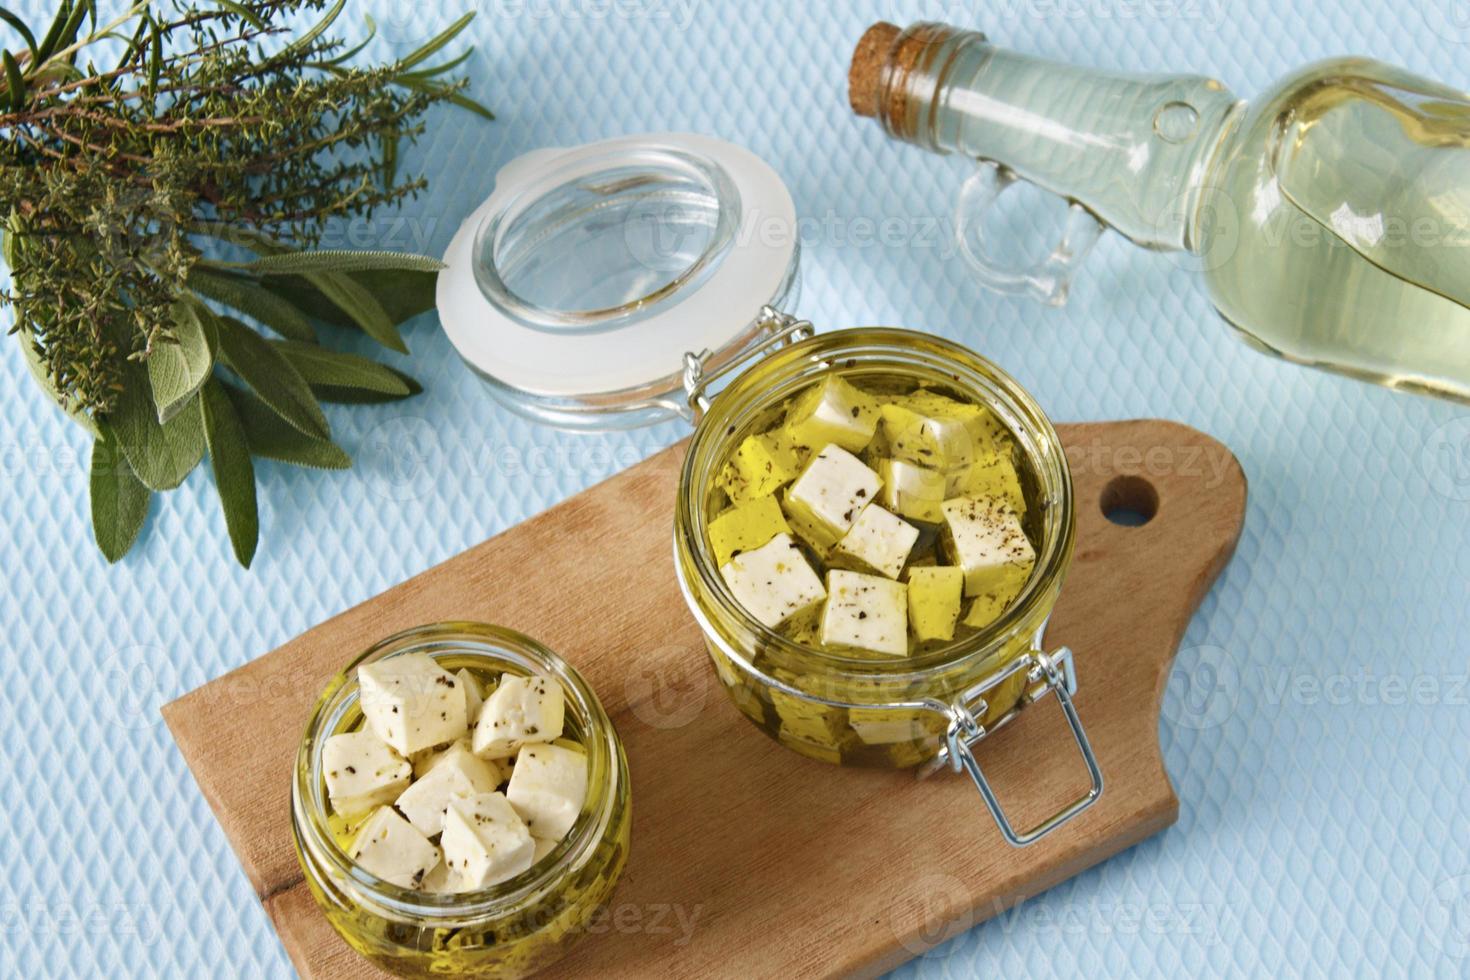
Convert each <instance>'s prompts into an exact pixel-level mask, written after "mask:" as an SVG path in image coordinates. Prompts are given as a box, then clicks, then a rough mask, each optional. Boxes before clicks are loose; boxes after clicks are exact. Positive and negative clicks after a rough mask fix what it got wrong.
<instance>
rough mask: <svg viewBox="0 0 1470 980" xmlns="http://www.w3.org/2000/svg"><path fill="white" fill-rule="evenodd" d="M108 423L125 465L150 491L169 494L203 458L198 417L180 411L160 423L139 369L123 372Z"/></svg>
mask: <svg viewBox="0 0 1470 980" xmlns="http://www.w3.org/2000/svg"><path fill="white" fill-rule="evenodd" d="M195 397H196V398H197V397H198V395H195ZM107 422H108V423H109V424H110V425H111V427H112V431H113V432H115V433H116V434H117V440H118V443H119V444H120V445H121V446H122V450H123V453H124V454H125V455H126V456H127V458H128V465H129V466H131V467H132V468H133V472H134V473H136V474H137V476H138V479H139V480H142V481H143V485H144V486H146V487H147V488H148V489H149V490H172V489H173V488H174V487H176V486H178V485H179V484H180V483H183V482H184V477H186V476H188V475H189V473H190V472H191V471H193V469H194V467H196V466H198V465H199V461H200V460H201V459H203V458H204V429H203V427H202V426H201V425H200V424H199V413H198V412H187V411H181V412H178V413H176V414H175V415H174V417H173V418H171V419H169V420H168V421H167V422H163V423H160V422H159V421H158V410H157V409H156V408H154V405H153V396H152V389H151V386H150V385H149V383H148V373H147V371H146V370H145V369H144V368H143V367H142V365H137V364H133V365H130V367H129V369H128V370H127V371H126V373H125V377H124V383H123V392H122V394H121V395H120V396H119V397H118V401H117V407H116V408H115V409H114V410H113V411H112V412H111V413H110V414H109V415H108V417H107Z"/></svg>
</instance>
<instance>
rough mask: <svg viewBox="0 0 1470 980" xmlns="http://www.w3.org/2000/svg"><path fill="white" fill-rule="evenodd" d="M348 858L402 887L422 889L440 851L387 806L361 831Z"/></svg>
mask: <svg viewBox="0 0 1470 980" xmlns="http://www.w3.org/2000/svg"><path fill="white" fill-rule="evenodd" d="M348 856H349V857H351V858H352V860H354V861H356V862H357V863H358V864H360V865H362V867H363V868H365V869H367V870H368V871H371V872H372V873H373V874H375V875H377V876H378V877H379V878H382V879H384V880H385V881H391V882H392V883H393V884H395V885H397V886H398V887H399V888H419V887H421V886H422V885H423V883H424V879H425V878H427V877H428V874H429V872H430V871H432V870H434V865H436V864H438V863H439V848H437V847H435V846H434V845H433V844H431V843H429V839H428V838H427V837H425V836H424V835H423V834H421V833H419V832H418V830H416V829H415V828H414V826H413V824H411V823H409V822H408V821H407V820H405V819H403V817H401V816H399V814H398V811H396V810H394V809H393V808H392V807H391V806H383V807H379V808H378V809H377V810H375V811H374V812H373V815H372V816H371V817H370V818H368V822H367V823H365V824H363V825H362V829H361V830H359V831H358V832H357V839H356V840H355V841H353V843H352V850H351V852H350V853H349V855H348Z"/></svg>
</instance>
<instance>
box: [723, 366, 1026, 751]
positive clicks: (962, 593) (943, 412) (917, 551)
mask: <svg viewBox="0 0 1470 980" xmlns="http://www.w3.org/2000/svg"><path fill="white" fill-rule="evenodd" d="M730 436H731V438H730V439H729V444H730V445H731V447H732V450H731V453H730V455H729V458H728V459H726V460H725V462H724V465H723V467H722V469H721V473H720V478H719V480H717V481H716V482H715V484H714V485H712V486H711V487H710V489H709V492H708V494H707V499H706V516H707V527H708V534H709V545H710V548H711V550H712V551H713V553H714V555H715V558H716V561H717V562H718V563H719V565H720V572H721V575H722V577H723V578H724V580H725V583H726V585H727V587H729V588H730V589H731V591H732V592H733V593H734V595H735V597H736V599H737V601H739V602H741V604H742V605H743V606H744V608H745V609H746V612H747V613H748V614H749V615H751V616H752V618H754V619H756V620H758V621H759V622H761V624H762V625H763V626H765V627H767V628H769V629H771V630H773V631H774V632H775V633H777V634H778V635H779V636H781V637H782V638H784V639H785V640H787V641H790V642H791V643H794V644H796V645H798V646H800V647H803V648H805V649H808V650H811V651H815V652H818V653H822V654H826V655H829V656H832V657H835V658H838V659H841V660H845V661H848V662H858V663H859V664H861V662H864V661H866V662H868V663H869V664H871V665H872V667H873V668H875V669H877V670H880V671H891V670H902V669H903V668H904V666H905V665H906V664H908V663H911V662H914V661H916V660H917V659H918V658H922V657H925V656H927V655H941V656H942V653H943V651H944V650H945V649H946V648H948V647H950V646H952V645H957V644H963V643H964V642H965V641H967V640H970V639H972V638H974V637H976V636H977V635H979V634H981V633H983V632H985V631H986V629H987V628H988V627H990V625H991V624H992V623H994V622H995V621H996V620H998V619H999V618H1000V617H1001V616H1002V614H1003V613H1004V612H1005V611H1006V609H1007V608H1008V607H1009V605H1010V603H1011V602H1012V600H1014V599H1015V597H1016V596H1017V595H1019V594H1020V593H1021V591H1022V590H1023V589H1024V587H1025V585H1026V583H1027V581H1028V580H1029V578H1030V576H1031V574H1032V571H1033V569H1034V565H1035V556H1036V543H1037V541H1038V540H1039V537H1040V530H1039V521H1040V519H1041V512H1042V504H1041V502H1040V500H1039V493H1038V490H1037V485H1038V483H1037V479H1036V476H1035V474H1034V473H1033V472H1032V471H1031V468H1030V464H1029V462H1028V460H1027V459H1026V458H1025V457H1024V454H1022V453H1020V452H1019V451H1018V449H1017V446H1016V442H1015V439H1014V438H1013V436H1012V434H1011V433H1010V431H1009V430H1008V429H1007V428H1006V426H1005V424H1004V423H1003V422H1001V420H1000V419H999V418H998V417H997V416H996V415H995V414H994V413H992V412H991V411H990V410H989V409H988V408H986V407H985V406H982V405H979V404H976V403H975V402H974V401H973V400H972V399H969V398H966V397H965V396H964V395H963V394H961V393H960V392H958V391H955V390H953V389H948V388H945V387H943V386H939V385H935V384H933V383H921V382H919V381H917V380H915V379H914V378H911V377H908V378H905V377H901V376H898V375H894V374H881V373H861V374H859V373H854V372H846V373H842V372H838V371H836V370H834V371H833V372H831V373H829V374H827V375H826V376H825V377H823V378H821V379H819V380H816V381H814V382H812V383H810V384H809V385H807V386H806V387H804V388H803V389H801V390H798V391H797V392H795V393H794V394H792V395H791V396H789V397H788V398H786V399H784V400H783V401H781V402H780V403H778V404H776V405H774V406H771V407H770V408H767V409H765V410H764V411H762V412H761V413H759V414H758V415H756V416H755V417H754V418H753V419H752V421H751V422H750V423H749V424H748V425H747V427H746V428H745V429H744V430H743V431H741V432H738V433H731V434H730ZM757 660H758V662H760V660H761V658H760V657H759V656H758V658H757ZM762 666H763V667H766V668H767V669H769V670H771V672H772V673H773V675H775V676H777V677H778V678H780V679H782V680H783V681H785V682H787V683H790V684H792V685H793V686H794V687H797V688H800V689H803V690H807V689H809V688H810V686H811V684H812V678H811V677H809V676H805V675H802V674H799V673H797V672H792V671H786V670H783V669H782V668H781V667H780V666H778V665H777V664H775V663H769V664H765V663H762ZM722 679H724V680H725V681H726V683H727V685H731V686H732V693H734V694H735V697H736V703H737V705H739V706H740V707H741V708H742V710H743V711H745V713H746V714H747V715H748V716H750V717H751V718H752V719H753V720H755V721H756V722H757V724H759V725H761V726H762V727H763V728H765V729H766V730H767V731H768V733H769V734H771V735H773V736H774V737H775V738H777V739H778V740H779V741H782V742H783V743H785V744H787V745H790V746H792V747H793V748H796V749H797V750H798V751H801V752H803V753H805V754H808V755H813V756H815V757H817V758H822V759H824V760H826V761H831V762H846V763H849V764H852V763H857V764H864V763H866V764H878V765H885V766H892V765H911V764H913V763H914V762H916V761H918V760H919V758H920V757H921V756H922V755H923V754H924V753H925V752H926V751H929V750H928V749H927V748H926V747H925V746H926V743H927V742H929V741H931V740H932V739H933V738H934V737H937V735H938V734H939V726H938V725H937V723H936V720H935V718H933V717H922V716H920V715H916V714H913V713H909V714H897V713H895V712H892V711H887V710H881V709H871V710H869V709H863V708H834V707H830V706H826V705H823V704H820V703H815V702H813V701H811V700H809V699H804V698H800V697H796V696H793V695H789V694H787V693H785V692H782V691H779V690H764V689H757V688H755V687H750V688H748V689H744V690H742V689H740V687H739V680H738V678H737V677H736V676H735V674H734V673H733V672H729V676H724V675H723V674H722ZM1023 680H1024V678H1022V677H1020V676H1017V677H1016V678H1015V680H1014V682H1012V681H1007V682H1006V683H1007V685H1008V689H1007V690H1005V691H1001V692H997V701H998V702H999V701H1005V700H1007V699H1009V700H1014V696H1015V695H1016V694H1017V693H1018V692H1019V684H1020V683H1021V682H1022V681H1023ZM1010 688H1014V689H1015V690H1011V689H1010Z"/></svg>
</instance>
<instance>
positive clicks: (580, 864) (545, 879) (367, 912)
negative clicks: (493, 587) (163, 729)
mask: <svg viewBox="0 0 1470 980" xmlns="http://www.w3.org/2000/svg"><path fill="white" fill-rule="evenodd" d="M409 653H423V654H428V655H429V656H431V657H433V658H434V659H435V660H436V661H438V663H439V665H440V666H442V667H444V668H445V669H446V670H449V671H455V670H458V669H460V668H462V667H469V668H471V669H472V670H489V671H494V672H496V673H503V672H509V673H514V674H524V675H530V674H539V675H544V676H548V677H551V678H554V679H555V680H556V681H558V682H559V683H560V684H561V686H562V690H563V691H564V692H565V695H566V726H567V737H569V738H572V739H575V740H576V741H578V742H580V743H581V744H582V746H583V747H584V748H585V749H586V752H587V764H588V782H587V801H586V803H585V805H584V806H583V808H582V813H581V815H580V816H579V817H578V818H577V821H576V823H575V824H574V825H573V826H572V829H571V830H570V831H569V832H568V834H567V836H566V837H565V838H564V839H563V840H562V841H561V842H560V843H559V844H557V846H556V848H555V849H553V850H552V852H551V853H550V854H549V855H547V856H546V857H545V858H543V859H542V860H541V861H539V862H537V863H536V864H535V865H534V866H533V867H531V868H530V869H529V870H527V871H526V872H524V873H523V874H521V875H518V876H517V877H515V878H511V879H510V880H508V881H504V882H501V883H500V884H497V885H494V886H492V887H490V888H486V889H483V890H480V891H474V892H462V893H458V894H446V895H439V894H430V893H426V892H420V891H415V890H411V889H405V888H400V887H398V886H396V885H393V884H391V883H389V882H387V881H384V880H383V879H381V878H379V877H377V876H376V875H374V874H372V873H370V872H368V871H366V870H365V869H363V868H361V867H359V866H358V865H357V864H356V863H355V862H353V861H352V859H351V858H349V857H348V856H347V854H346V852H345V851H343V849H342V847H341V846H340V845H339V844H338V841H337V837H336V836H335V835H334V833H333V828H332V826H331V822H330V820H329V807H328V801H327V794H326V783H325V780H324V778H323V774H322V746H323V744H324V743H325V741H326V739H327V738H328V737H329V736H331V735H335V734H339V733H341V732H346V731H350V730H352V729H354V728H357V727H359V725H360V724H361V720H362V710H361V708H360V706H359V692H358V686H357V668H358V667H359V666H361V665H362V664H365V663H372V662H375V661H378V660H383V659H386V658H389V657H398V656H403V655H404V654H409ZM630 824H631V809H630V802H629V790H628V766H627V760H626V758H625V757H624V755H623V747H622V743H621V742H620V741H619V739H618V735H617V732H616V731H615V730H614V729H613V726H612V722H611V721H610V720H609V719H608V717H607V714H606V712H604V711H603V709H602V705H601V704H600V703H599V702H598V700H597V697H596V695H595V694H593V692H592V689H591V688H590V687H588V686H587V682H586V681H585V680H583V679H582V677H581V675H579V674H578V673H577V671H576V670H574V669H573V668H572V667H571V666H569V665H568V664H567V663H566V661H564V660H562V659H561V658H560V657H558V656H557V655H556V654H555V653H552V652H551V651H550V650H548V649H547V648H546V647H544V646H542V645H541V644H539V643H537V642H536V641H535V640H532V639H531V638H530V637H527V636H523V635H521V634H520V633H516V632H514V631H512V630H508V629H502V628H500V627H497V626H489V625H486V624H483V623H468V622H454V623H438V624H434V625H429V626H420V627H417V628H415V629H411V630H407V631H405V632H402V633H398V634H396V635H394V636H390V637H388V638H387V639H385V640H382V641H381V642H379V643H377V644H376V645H374V646H373V647H372V648H370V649H369V650H367V651H366V652H365V653H363V654H361V655H360V656H358V657H357V658H355V659H354V660H353V661H352V662H351V663H349V664H347V666H345V667H344V668H343V669H342V672H341V673H339V674H338V675H337V676H336V677H334V678H333V679H332V681H331V682H330V683H329V684H328V685H327V689H326V691H325V692H324V693H323V694H322V696H321V699H320V700H319V701H318V702H317V705H316V709H315V710H314V712H313V713H312V717H311V721H310V722H309V723H308V725H307V728H306V734H305V736H304V737H303V738H302V741H301V748H300V749H299V750H298V752H297V757H296V769H295V774H294V778H293V780H292V784H291V827H292V832H293V836H294V839H295V842H296V854H297V858H298V859H299V860H300V862H301V869H302V872H303V873H304V875H305V877H306V881H307V884H308V886H309V887H310V888H311V893H312V896H313V897H314V898H315V899H316V902H317V904H318V905H319V906H320V907H321V909H322V911H323V912H324V913H325V914H326V917H327V920H328V921H329V922H331V924H332V927H333V928H334V929H336V930H337V932H338V933H339V934H340V935H341V936H342V938H343V939H345V940H347V942H348V944H349V945H351V946H352V947H353V948H354V949H355V950H357V951H358V952H359V953H361V954H362V955H364V956H366V957H367V958H368V959H370V960H372V961H373V962H374V963H376V964H377V965H378V966H380V967H382V968H383V969H385V970H388V971H389V972H391V973H395V974H398V975H399V976H406V977H436V976H479V977H497V978H500V977H523V976H526V975H528V974H530V973H533V972H535V971H536V970H539V969H541V968H543V967H545V966H547V965H548V964H550V963H552V962H554V961H556V960H557V959H559V958H560V957H561V956H562V955H563V954H564V953H565V952H566V950H567V949H568V947H569V946H570V945H571V943H572V942H573V941H574V940H575V939H576V938H578V936H579V935H580V933H581V931H582V929H583V927H584V926H585V925H586V923H587V922H588V921H589V919H591V918H592V916H593V915H594V913H596V912H597V910H598V909H599V908H601V907H602V906H603V905H604V904H605V903H606V902H607V900H608V898H609V897H610V896H611V894H612V891H613V888H614V886H615V885H616V883H617V880H618V876H619V874H620V873H621V872H622V869H623V864H624V862H625V861H626V859H627V854H628V840H629V829H630Z"/></svg>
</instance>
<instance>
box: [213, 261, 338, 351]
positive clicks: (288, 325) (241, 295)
mask: <svg viewBox="0 0 1470 980" xmlns="http://www.w3.org/2000/svg"><path fill="white" fill-rule="evenodd" d="M189 287H190V288H191V289H193V290H194V291H195V292H196V293H198V294H199V295H200V296H203V297H205V298H206V299H212V300H215V301H216V302H219V303H223V304H225V305H226V306H228V307H230V308H231V309H235V310H239V311H240V312H241V313H244V314H245V315H246V316H249V317H253V318H255V319H256V320H259V321H260V322H261V323H263V324H265V325H266V326H267V327H269V328H270V329H272V330H274V331H275V332H276V333H278V334H280V335H281V336H282V337H287V338H289V339H291V340H304V341H306V342H307V343H314V342H315V341H316V331H315V330H313V329H312V328H311V321H309V320H308V319H307V318H306V314H305V313H303V312H301V310H299V309H298V308H297V307H296V306H295V305H294V304H292V303H291V302H290V301H289V300H287V299H284V298H282V297H281V296H279V295H277V293H275V292H274V291H272V290H270V289H267V288H265V287H264V286H261V285H260V284H259V283H256V282H255V281H254V280H251V279H246V278H243V277H241V276H232V275H229V274H227V273H223V272H216V271H214V270H212V269H207V268H202V267H200V266H195V267H194V268H193V269H192V270H190V272H189Z"/></svg>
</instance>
